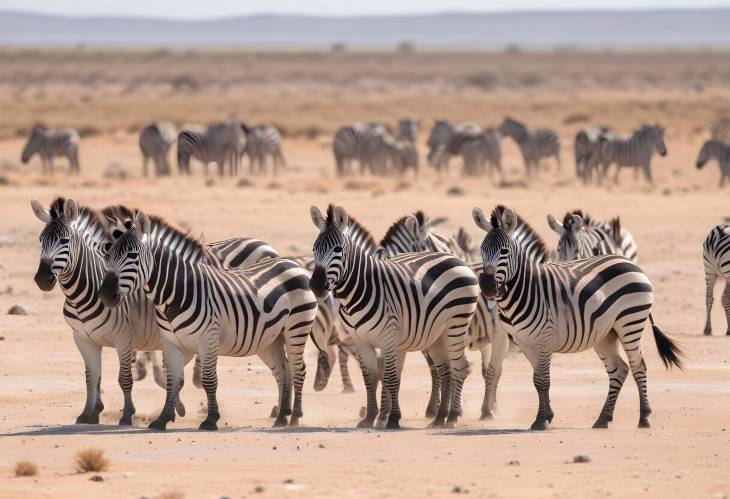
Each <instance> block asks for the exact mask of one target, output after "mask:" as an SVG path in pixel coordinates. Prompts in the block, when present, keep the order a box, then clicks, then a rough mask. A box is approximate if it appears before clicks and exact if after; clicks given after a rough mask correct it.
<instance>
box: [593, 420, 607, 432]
mask: <svg viewBox="0 0 730 499" xmlns="http://www.w3.org/2000/svg"><path fill="white" fill-rule="evenodd" d="M592 428H593V429H594V430H605V429H607V428H608V421H607V420H605V419H599V420H598V421H596V422H595V423H593V427H592Z"/></svg>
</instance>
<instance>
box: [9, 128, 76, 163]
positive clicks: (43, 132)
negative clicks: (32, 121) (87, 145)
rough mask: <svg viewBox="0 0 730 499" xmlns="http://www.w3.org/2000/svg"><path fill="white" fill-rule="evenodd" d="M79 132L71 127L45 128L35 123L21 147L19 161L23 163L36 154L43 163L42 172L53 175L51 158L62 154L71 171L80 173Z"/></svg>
mask: <svg viewBox="0 0 730 499" xmlns="http://www.w3.org/2000/svg"><path fill="white" fill-rule="evenodd" d="M80 141H81V138H80V137H79V133H78V132H77V131H76V130H74V129H73V128H59V129H52V128H46V127H45V126H43V125H36V126H34V127H33V129H32V130H31V131H30V137H28V142H27V143H26V144H25V147H23V152H22V153H21V155H20V161H21V162H22V163H23V164H25V163H27V162H28V161H30V158H32V157H33V155H35V154H38V156H40V158H41V162H42V163H43V173H45V174H50V175H53V158H54V157H56V156H64V157H65V158H66V159H68V164H69V167H70V171H71V173H77V174H78V173H81V167H80V166H79V142H80Z"/></svg>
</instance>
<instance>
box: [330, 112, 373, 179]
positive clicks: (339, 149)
mask: <svg viewBox="0 0 730 499" xmlns="http://www.w3.org/2000/svg"><path fill="white" fill-rule="evenodd" d="M370 128H371V127H370V125H368V124H366V123H361V122H355V123H351V124H349V125H346V126H343V127H341V128H340V129H338V130H337V132H335V136H334V139H333V140H332V152H333V153H334V156H335V165H336V167H335V172H336V173H337V176H338V177H341V176H344V175H349V174H350V173H351V172H350V163H351V162H352V161H353V160H357V159H358V149H359V145H360V141H361V140H362V139H363V137H364V136H365V135H366V134H367V132H368V130H369V129H370Z"/></svg>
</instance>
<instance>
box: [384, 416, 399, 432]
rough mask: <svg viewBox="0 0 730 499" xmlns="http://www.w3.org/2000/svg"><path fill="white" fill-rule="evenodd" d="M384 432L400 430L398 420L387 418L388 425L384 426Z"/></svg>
mask: <svg viewBox="0 0 730 499" xmlns="http://www.w3.org/2000/svg"><path fill="white" fill-rule="evenodd" d="M385 429H386V430H400V418H397V417H389V418H388V424H386V425H385Z"/></svg>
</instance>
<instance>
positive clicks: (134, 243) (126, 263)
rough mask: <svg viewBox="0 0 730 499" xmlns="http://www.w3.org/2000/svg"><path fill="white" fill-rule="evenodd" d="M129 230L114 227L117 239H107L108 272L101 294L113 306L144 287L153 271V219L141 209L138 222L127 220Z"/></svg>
mask: <svg viewBox="0 0 730 499" xmlns="http://www.w3.org/2000/svg"><path fill="white" fill-rule="evenodd" d="M123 227H124V229H125V230H120V229H114V230H113V232H112V236H113V237H114V239H115V240H114V242H113V243H106V245H105V247H104V249H105V250H106V255H105V258H104V260H105V264H106V268H107V271H106V275H105V276H104V280H103V281H102V283H101V288H99V298H101V301H102V303H104V305H106V306H107V307H110V308H115V307H117V306H118V305H119V303H120V302H121V301H122V299H123V298H124V297H125V296H127V295H128V294H130V293H133V292H135V291H138V290H140V289H142V288H143V286H144V284H145V283H146V282H147V280H148V279H149V274H150V272H151V271H152V260H153V257H152V248H151V245H150V237H149V234H150V231H151V224H150V219H149V217H148V216H147V214H145V213H144V212H142V211H140V212H138V213H137V214H136V216H135V217H134V222H132V221H131V220H126V221H124V222H123Z"/></svg>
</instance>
